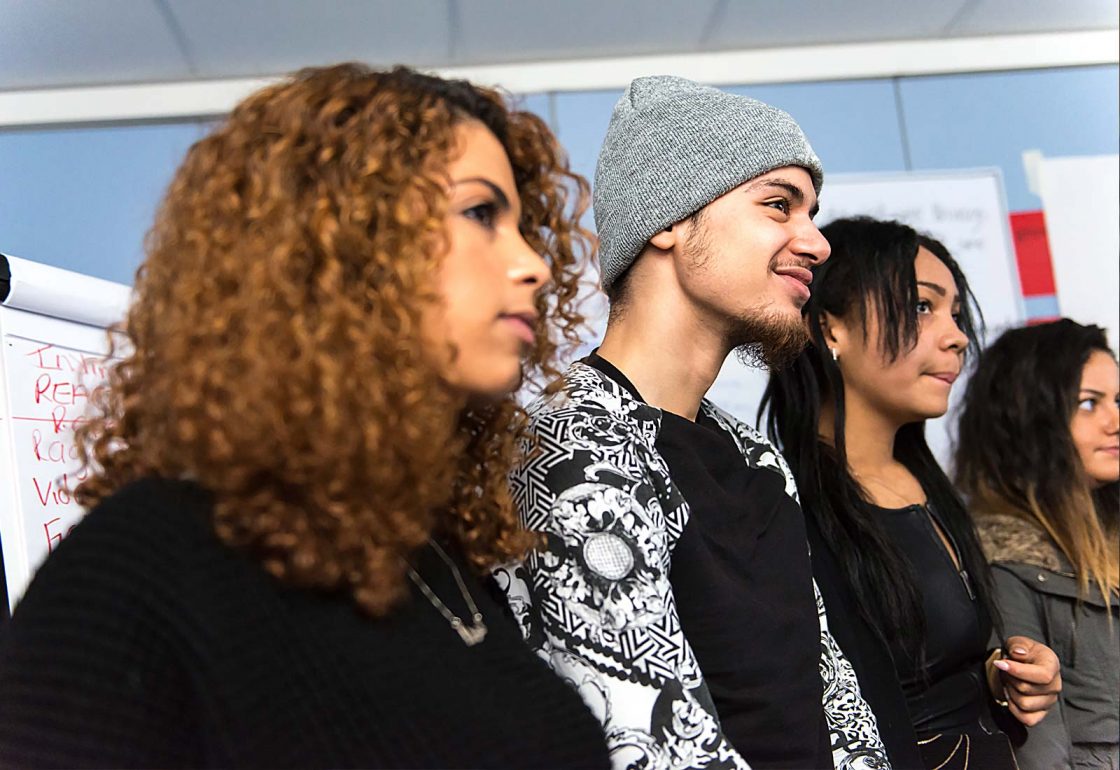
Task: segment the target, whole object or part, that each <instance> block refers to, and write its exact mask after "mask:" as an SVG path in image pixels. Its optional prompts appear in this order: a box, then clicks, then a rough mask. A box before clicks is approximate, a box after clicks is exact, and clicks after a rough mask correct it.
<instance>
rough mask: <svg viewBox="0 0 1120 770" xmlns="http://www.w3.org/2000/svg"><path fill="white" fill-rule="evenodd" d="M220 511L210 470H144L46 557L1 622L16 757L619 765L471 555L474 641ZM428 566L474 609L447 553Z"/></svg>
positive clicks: (421, 559) (4, 732)
mask: <svg viewBox="0 0 1120 770" xmlns="http://www.w3.org/2000/svg"><path fill="white" fill-rule="evenodd" d="M210 511H211V503H210V499H209V496H208V495H207V494H206V493H204V492H203V491H202V490H201V489H200V488H199V487H197V486H196V485H193V484H190V483H186V482H172V481H158V480H146V481H142V482H139V483H136V484H134V485H131V486H130V487H128V488H126V489H124V490H122V491H121V492H119V493H118V494H116V495H115V496H113V497H112V498H110V499H109V500H107V501H105V502H103V503H102V504H101V505H100V506H99V507H97V508H96V509H95V510H94V511H92V512H91V513H90V514H89V515H88V516H87V517H86V518H85V520H84V521H83V522H82V523H81V524H79V526H78V527H77V528H76V529H75V530H74V532H73V533H72V534H71V535H70V536H69V537H68V538H67V539H66V540H65V541H64V542H63V543H62V544H61V546H60V547H59V548H58V550H57V551H56V552H55V554H54V555H52V556H51V557H50V558H49V559H48V560H47V561H46V562H45V563H44V565H43V567H42V568H41V569H40V571H39V573H38V574H37V576H36V577H35V579H34V581H33V582H32V584H31V586H30V587H29V590H28V592H27V594H26V595H25V596H24V598H23V600H22V601H21V603H20V604H19V606H18V607H17V608H16V611H15V613H14V615H13V618H12V620H11V622H10V624H9V625H8V627H7V628H6V629H5V630H4V632H3V635H2V637H0V766H3V767H31V766H36V767H38V766H56V767H94V766H102V767H133V766H148V767H186V766H221V767H264V766H268V767H305V768H306V767H518V768H523V767H607V766H608V759H607V753H606V748H605V746H604V742H603V738H602V735H601V733H600V730H599V726H598V723H597V722H596V721H595V719H594V718H593V717H592V715H591V714H590V713H589V712H588V711H587V709H586V708H585V707H584V706H583V704H582V703H581V702H580V700H579V697H578V696H577V695H576V694H575V693H574V692H573V691H572V690H571V689H569V688H568V687H567V686H566V685H564V683H563V682H561V681H560V680H559V679H558V678H556V677H555V676H554V675H553V674H552V673H551V672H550V671H549V670H548V668H547V667H546V666H545V664H544V663H543V662H542V661H541V660H539V659H538V658H537V657H536V656H535V655H534V654H533V653H532V651H531V650H530V649H529V648H528V647H527V646H525V645H524V643H523V642H522V640H521V638H520V634H519V632H518V630H517V627H516V625H515V624H514V623H513V621H512V620H511V619H510V618H508V617H506V616H505V614H504V611H503V610H504V608H503V607H502V606H500V605H499V604H498V603H497V602H496V601H495V600H494V599H493V598H491V597H490V596H489V595H487V592H486V591H485V589H484V588H483V585H482V583H481V581H479V580H477V579H475V578H473V577H472V576H470V575H469V573H468V572H467V570H466V568H465V567H464V566H463V565H462V563H461V562H460V565H459V569H460V571H461V572H462V574H463V577H464V578H466V579H467V581H468V585H469V587H470V589H471V593H472V595H473V597H474V600H475V602H476V603H477V604H478V607H479V608H480V610H481V611H482V613H483V615H484V619H485V622H486V624H487V626H488V627H489V634H488V635H487V637H486V639H485V641H484V642H482V643H481V644H478V645H476V646H473V647H467V646H466V645H465V644H464V643H463V641H462V640H461V639H460V638H459V636H458V635H457V634H456V633H455V632H454V631H453V630H452V629H451V627H450V626H449V625H448V622H447V620H445V619H444V618H443V617H442V616H441V615H440V614H439V612H438V611H437V610H436V608H435V607H433V606H432V605H431V604H430V603H429V602H428V601H426V600H425V599H424V598H423V597H421V596H419V594H418V593H416V592H414V595H413V596H412V597H411V600H410V601H408V602H407V603H405V604H404V605H403V606H401V607H399V608H398V609H397V610H395V611H394V612H393V613H392V614H391V615H389V616H388V617H387V618H385V619H381V620H374V619H372V618H370V617H369V616H367V615H364V614H362V613H361V612H360V611H359V610H358V608H357V606H356V605H355V604H354V603H353V602H352V601H351V600H350V599H349V598H348V597H346V596H345V595H341V594H325V593H322V592H314V591H310V590H301V589H296V588H292V587H290V586H287V585H284V584H282V583H280V582H279V581H277V580H275V579H274V578H272V577H271V576H269V575H268V574H267V573H266V572H265V571H264V570H263V568H262V567H261V566H260V564H259V563H258V562H256V561H254V560H253V559H251V558H249V557H247V556H245V555H243V554H240V553H237V552H235V551H234V550H232V549H230V548H228V547H226V546H224V545H223V544H221V543H220V542H219V541H218V540H217V538H216V537H215V535H214V534H213V531H212V529H211V527H210V525H209V517H210ZM452 558H455V559H457V558H458V557H456V556H455V555H454V554H452ZM414 564H415V566H416V568H417V570H418V571H419V573H420V574H421V575H422V576H423V578H424V580H425V581H427V582H428V583H429V584H430V586H431V588H432V589H433V590H434V592H435V593H436V595H437V596H439V597H440V599H441V600H442V601H443V602H444V603H445V604H447V605H448V606H449V607H450V608H451V609H452V611H453V612H455V613H456V614H458V615H460V616H461V617H469V614H468V612H467V608H466V606H464V605H465V603H464V601H463V598H462V596H461V594H460V592H459V589H458V588H457V586H456V584H455V582H454V579H453V577H452V574H451V572H450V570H449V569H448V567H447V565H446V564H444V563H443V562H442V561H441V560H440V559H439V557H438V556H436V555H435V554H434V552H432V551H431V549H425V550H424V551H423V552H421V553H420V554H418V556H417V558H416V560H415V561H414Z"/></svg>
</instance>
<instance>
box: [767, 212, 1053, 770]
mask: <svg viewBox="0 0 1120 770" xmlns="http://www.w3.org/2000/svg"><path fill="white" fill-rule="evenodd" d="M821 233H822V234H823V235H824V236H825V237H826V238H827V239H828V242H829V244H830V245H831V246H832V256H831V257H830V258H829V260H828V261H827V262H825V263H824V264H822V265H819V266H816V267H815V268H814V269H813V283H812V296H811V297H810V299H809V301H808V303H806V305H805V307H804V309H803V312H802V315H803V317H804V319H805V322H806V324H807V326H808V331H809V334H810V338H811V343H810V345H809V347H808V348H806V350H805V351H804V352H803V353H802V354H801V355H800V356H799V357H798V358H797V359H796V360H795V361H794V363H793V364H792V365H791V366H789V367H788V368H787V369H785V370H783V371H781V372H778V373H775V374H772V375H771V379H770V383H769V387H768V390H767V395H766V401H765V402H764V403H766V404H768V405H769V409H770V413H769V429H770V433H771V436H772V437H773V438H775V440H776V441H777V442H778V443H779V444H780V445H781V447H782V451H783V452H784V454H785V456H786V458H787V459H788V460H789V463H790V466H791V468H792V470H793V473H794V476H795V477H796V478H797V488H798V490H799V492H800V493H801V502H802V508H803V510H804V511H805V514H806V526H807V529H808V532H809V542H810V545H811V547H812V563H813V575H814V577H815V578H816V579H817V582H818V584H819V585H820V590H821V594H822V596H823V597H824V602H825V605H826V607H827V609H828V614H829V616H830V617H836V618H842V619H843V622H836V623H833V624H832V625H833V626H835V628H833V633H834V634H835V636H836V639H837V641H838V642H839V643H840V646H841V648H842V649H843V650H844V652H845V653H846V654H847V655H848V657H849V658H851V660H852V665H853V667H854V668H855V671H856V674H857V676H858V678H859V683H860V690H861V692H862V693H863V695H864V697H866V698H867V700H868V702H869V703H870V704H871V707H872V710H873V711H874V712H875V716H876V717H877V719H878V722H879V731H880V734H881V735H882V736H883V743H884V744H885V745H886V748H887V752H888V754H889V755H890V759H891V766H892V767H894V768H896V770H897V769H899V768H910V769H913V768H923V767H924V768H928V769H929V770H933V769H934V768H941V770H954V769H956V768H961V769H963V768H973V770H976V769H977V768H983V769H984V770H997V769H1003V768H1005V769H1007V770H1011V768H1013V767H1014V759H1013V757H1012V754H1011V747H1010V746H1009V745H1008V741H1007V739H1006V738H1005V737H1004V736H1003V735H1002V734H1000V732H999V731H998V730H996V726H995V724H993V719H991V718H990V716H992V714H993V712H994V714H996V715H999V717H998V719H999V722H1000V723H1001V724H1002V725H1003V726H1006V727H1008V728H1009V729H1010V728H1015V727H1017V726H1018V725H1017V723H1018V722H1022V723H1025V724H1035V723H1037V722H1038V721H1039V720H1040V719H1042V718H1043V717H1044V716H1045V715H1046V711H1047V709H1048V708H1049V707H1050V706H1051V705H1053V703H1054V702H1055V700H1056V698H1057V695H1056V693H1057V690H1058V689H1059V688H1060V686H1061V684H1060V675H1059V673H1058V669H1059V666H1058V661H1057V658H1056V657H1055V656H1054V653H1053V652H1052V651H1051V650H1050V649H1048V648H1047V647H1046V646H1045V645H1043V644H1040V643H1037V642H1035V641H1033V640H1032V639H1029V638H1026V637H1021V636H1017V637H1011V638H1009V639H1007V640H1006V641H1005V642H1004V643H1003V646H1004V648H1005V650H1004V656H1003V657H1004V658H1006V659H1001V656H1000V655H999V654H994V652H993V650H992V649H991V647H994V646H996V645H989V640H990V639H991V637H992V636H993V626H995V627H996V628H998V625H999V624H998V617H997V615H996V613H995V611H994V609H993V606H992V600H991V577H990V575H989V573H988V570H987V565H986V563H985V561H984V557H983V554H982V553H981V551H980V545H979V543H978V541H977V538H976V533H975V532H974V530H973V529H972V526H971V522H970V520H969V518H968V514H967V512H966V510H965V508H964V505H963V503H962V502H961V500H960V499H959V498H958V497H957V495H956V493H955V492H954V490H953V487H952V485H951V484H950V482H949V479H948V478H947V477H946V475H945V473H944V471H942V469H941V467H940V466H939V465H938V463H937V461H936V459H935V458H934V456H933V454H932V452H931V451H930V449H929V446H928V445H927V444H926V440H925V434H924V426H925V421H926V420H927V419H933V418H935V417H940V416H941V415H943V414H944V413H945V412H946V410H947V409H948V406H949V393H950V391H951V389H952V386H953V382H954V381H955V380H956V378H957V377H958V375H959V374H960V372H961V370H962V367H963V365H964V362H965V351H966V349H967V348H968V347H969V346H970V345H973V346H974V345H975V344H976V342H977V338H978V336H979V334H978V329H977V327H978V326H979V318H978V315H977V308H976V307H975V304H974V300H973V298H972V294H971V292H970V291H969V288H968V283H967V281H966V280H965V276H964V273H963V272H962V271H961V269H960V267H959V266H958V265H957V263H956V261H955V260H954V259H953V258H952V256H951V255H950V254H949V252H948V251H947V250H946V249H945V247H944V246H943V245H942V244H941V243H939V242H938V241H936V240H934V239H933V238H929V237H927V236H923V235H920V234H919V233H917V232H915V231H914V230H913V229H912V228H910V227H908V226H906V225H904V224H901V223H899V222H891V221H880V220H876V219H870V218H867V217H854V218H850V219H839V220H836V221H834V222H830V223H829V224H828V225H826V226H825V227H822V228H821ZM998 638H1000V639H1001V640H1002V639H1003V637H1002V636H1000V637H998ZM1000 702H1002V703H1003V705H1002V707H997V703H1000ZM1008 711H1009V712H1010V714H1008ZM1011 715H1013V716H1014V718H1011V719H1008V717H1009V716H1011Z"/></svg>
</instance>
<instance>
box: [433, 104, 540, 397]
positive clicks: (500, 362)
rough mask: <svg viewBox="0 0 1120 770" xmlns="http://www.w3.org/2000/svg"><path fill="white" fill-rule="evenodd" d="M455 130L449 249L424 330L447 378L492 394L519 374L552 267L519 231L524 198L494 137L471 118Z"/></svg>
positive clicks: (465, 391) (470, 391)
mask: <svg viewBox="0 0 1120 770" xmlns="http://www.w3.org/2000/svg"><path fill="white" fill-rule="evenodd" d="M455 133H456V150H457V153H458V154H457V155H454V156H453V159H452V161H451V162H450V163H449V164H448V168H447V172H448V178H449V179H450V188H449V190H448V198H449V200H448V213H447V220H446V224H447V234H448V241H449V249H448V252H447V254H446V255H445V256H444V257H443V259H442V261H441V262H440V264H439V265H438V267H437V274H436V286H437V289H438V292H439V294H440V297H441V300H442V302H441V304H440V305H439V306H437V307H435V308H433V309H432V310H431V312H430V313H429V314H428V316H427V317H426V318H425V329H424V336H425V339H427V340H428V344H429V346H430V349H431V350H433V351H434V352H435V355H437V356H438V357H439V364H440V367H441V371H442V374H443V377H444V379H445V381H446V382H447V384H448V385H450V386H451V387H452V388H453V389H455V390H456V391H458V392H459V393H460V394H461V395H463V396H465V397H467V398H475V397H483V398H495V397H500V396H502V395H504V394H505V393H508V392H509V391H511V390H513V389H514V388H516V387H517V385H518V384H519V382H520V380H521V361H522V358H523V356H524V355H525V354H526V353H527V352H528V351H529V350H530V349H531V348H532V346H533V344H534V342H535V340H534V329H535V327H536V317H537V310H536V306H535V301H534V299H535V297H536V294H537V293H538V292H539V291H540V289H541V288H542V287H544V286H545V284H546V283H547V282H548V280H549V270H548V266H547V265H546V264H545V263H544V261H543V260H542V259H541V258H540V256H539V255H538V254H537V253H536V252H534V251H533V250H532V249H531V248H530V247H529V244H528V243H526V241H525V239H524V238H523V237H522V235H521V230H520V227H519V224H520V219H521V201H520V199H519V197H518V191H517V187H516V186H515V184H514V180H513V169H512V167H511V166H510V162H509V158H508V156H507V155H506V152H505V149H504V148H503V147H502V145H501V143H500V142H499V141H498V139H497V137H495V136H494V134H493V133H492V132H491V131H490V130H489V129H487V128H486V127H485V126H484V125H483V124H482V123H480V122H478V121H474V120H470V121H466V122H464V123H461V124H460V125H459V126H458V127H457V128H456V129H455Z"/></svg>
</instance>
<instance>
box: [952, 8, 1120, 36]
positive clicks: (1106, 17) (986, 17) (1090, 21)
mask: <svg viewBox="0 0 1120 770" xmlns="http://www.w3.org/2000/svg"><path fill="white" fill-rule="evenodd" d="M1118 23H1120V5H1118V4H1117V2H1116V0H1063V1H1062V2H1060V3H1059V2H1054V0H982V2H978V3H976V4H975V6H973V7H972V8H970V9H969V10H968V13H965V14H962V15H961V18H960V22H959V24H957V25H956V26H954V27H953V30H952V31H953V33H954V34H960V35H993V34H999V35H1009V34H1026V33H1031V32H1055V31H1074V30H1083V29H1116V27H1117V24H1118Z"/></svg>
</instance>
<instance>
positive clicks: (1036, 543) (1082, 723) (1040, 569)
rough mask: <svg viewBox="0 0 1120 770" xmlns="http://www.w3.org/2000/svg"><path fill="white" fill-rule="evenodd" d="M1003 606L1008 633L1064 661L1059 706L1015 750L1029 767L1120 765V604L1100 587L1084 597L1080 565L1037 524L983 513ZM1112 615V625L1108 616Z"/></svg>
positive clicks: (984, 539) (983, 536)
mask: <svg viewBox="0 0 1120 770" xmlns="http://www.w3.org/2000/svg"><path fill="white" fill-rule="evenodd" d="M976 526H977V530H978V532H979V534H980V542H981V544H982V545H983V547H984V552H985V555H986V556H987V557H988V560H989V561H990V562H991V563H992V574H993V578H994V580H995V590H996V602H997V604H998V606H999V609H1000V614H1001V615H1002V616H1003V624H1004V628H1005V631H1006V633H1007V635H1008V636H1016V635H1021V636H1027V637H1030V638H1032V639H1038V640H1039V641H1041V642H1043V643H1045V644H1047V645H1049V646H1050V648H1051V649H1053V650H1054V652H1055V653H1056V654H1057V655H1058V659H1059V660H1060V661H1061V663H1062V694H1061V698H1060V701H1059V703H1058V705H1057V706H1055V707H1054V708H1053V709H1051V711H1050V713H1049V714H1048V715H1047V716H1046V718H1045V719H1043V720H1042V722H1040V723H1039V724H1038V725H1036V726H1035V727H1032V728H1030V729H1029V730H1028V732H1027V741H1026V743H1025V744H1024V745H1023V746H1022V747H1021V748H1019V749H1017V750H1016V759H1017V760H1018V761H1019V765H1020V766H1021V768H1022V770H1055V769H1056V768H1062V769H1063V770H1064V769H1065V768H1076V769H1078V770H1079V769H1080V768H1108V769H1109V770H1115V769H1116V768H1117V767H1118V766H1120V759H1118V749H1120V599H1118V598H1117V596H1116V594H1115V593H1114V594H1112V596H1111V597H1110V599H1109V600H1108V601H1106V600H1105V598H1104V597H1103V596H1102V595H1101V593H1100V591H1099V589H1097V588H1096V587H1092V588H1091V591H1090V594H1089V595H1088V596H1086V597H1083V598H1082V599H1081V600H1080V601H1079V600H1078V588H1077V578H1076V576H1075V575H1074V573H1073V568H1072V567H1071V566H1070V563H1069V561H1068V560H1067V559H1066V558H1065V556H1064V555H1063V554H1062V552H1061V551H1060V550H1059V549H1058V548H1057V547H1056V546H1055V544H1054V542H1053V540H1051V539H1050V537H1049V536H1048V535H1047V534H1046V533H1045V532H1044V531H1043V530H1042V529H1041V528H1040V527H1039V526H1038V525H1036V524H1034V523H1033V522H1031V521H1027V520H1025V519H1022V518H1019V517H1017V516H1009V515H1005V514H994V515H979V516H977V517H976ZM1110 614H1111V616H1112V621H1111V623H1110V622H1109V615H1110Z"/></svg>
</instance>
